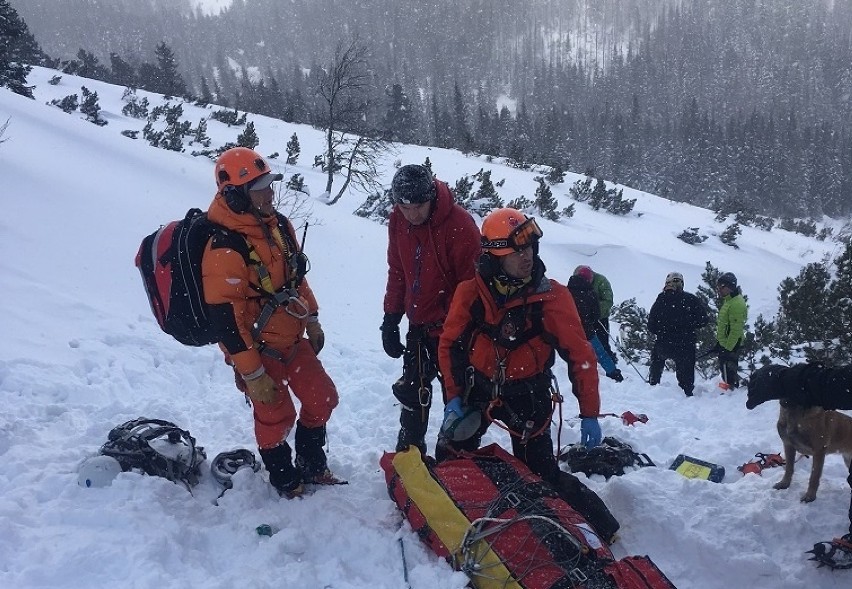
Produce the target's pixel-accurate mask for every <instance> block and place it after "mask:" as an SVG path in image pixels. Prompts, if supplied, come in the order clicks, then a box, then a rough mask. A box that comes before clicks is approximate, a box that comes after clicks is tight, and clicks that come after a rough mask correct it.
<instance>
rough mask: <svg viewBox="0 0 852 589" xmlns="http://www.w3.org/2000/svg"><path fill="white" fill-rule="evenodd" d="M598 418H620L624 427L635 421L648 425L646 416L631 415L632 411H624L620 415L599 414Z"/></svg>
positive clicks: (642, 414)
mask: <svg viewBox="0 0 852 589" xmlns="http://www.w3.org/2000/svg"><path fill="white" fill-rule="evenodd" d="M598 417H620V418H621V421H623V422H624V425H634V424H635V423H636V422H637V421H638V422H641V423H648V416H647V415H645V414H644V413H633V412H632V411H625V412H624V413H622V414H621V415H618V414H617V413H600V414H599V415H598Z"/></svg>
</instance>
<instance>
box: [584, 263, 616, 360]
mask: <svg viewBox="0 0 852 589" xmlns="http://www.w3.org/2000/svg"><path fill="white" fill-rule="evenodd" d="M574 275H575V276H582V277H583V278H585V279H586V280H588V281H589V282H590V283H591V284H592V290H593V291H595V294H596V295H597V297H598V304H599V305H600V313H601V317H600V319H599V320H598V322H597V324H596V325H595V334H597V336H598V341H600V343H601V345H602V346H603V347H604V349H605V350H606V353H607V354H609V355H610V357H611V358H612V361H613V362H614V363H615V364H618V356H617V355H616V354H615V352H613V351H612V347H611V346H610V344H609V340H610V334H609V316H610V313H611V312H612V306H613V301H614V299H613V295H612V284H610V282H609V279H608V278H607V277H606V276H604V275H603V274H601V273H600V272H595V271H594V270H592V269H591V267H589V266H585V265H581V266H577V267H576V268H574Z"/></svg>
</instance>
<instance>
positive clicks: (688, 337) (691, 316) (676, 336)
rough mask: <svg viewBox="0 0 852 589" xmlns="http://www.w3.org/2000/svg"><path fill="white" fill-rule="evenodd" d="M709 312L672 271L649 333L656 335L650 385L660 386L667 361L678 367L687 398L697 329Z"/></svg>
mask: <svg viewBox="0 0 852 589" xmlns="http://www.w3.org/2000/svg"><path fill="white" fill-rule="evenodd" d="M708 321H709V320H708V318H707V311H706V310H705V308H704V305H702V304H701V301H700V300H699V299H698V297H696V296H695V295H694V294H692V293H688V292H685V291H684V290H683V274H681V273H680V272H669V274H668V275H667V276H666V284H665V286H664V287H663V292H661V293H660V294H659V295H657V300H656V301H654V304H653V305H652V306H651V312H650V313H649V314H648V331H650V332H651V333H653V334H654V335H655V336H657V338H656V340H655V341H654V347H653V348H652V350H651V369H650V373H649V374H648V384H650V385H651V386H654V385H657V384H659V383H660V379H661V378H662V376H663V368H664V367H665V364H666V360H667V359H672V360H673V361H674V364H675V375H676V376H677V384H678V386H680V388H681V389H683V392H684V393H685V394H686V396H687V397H691V396H692V390H693V389H694V388H695V344H696V342H697V341H698V337H697V334H696V332H697V330H698V329H701V328H702V327H704V326H705V325H707V323H708Z"/></svg>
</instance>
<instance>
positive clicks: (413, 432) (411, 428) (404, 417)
mask: <svg viewBox="0 0 852 589" xmlns="http://www.w3.org/2000/svg"><path fill="white" fill-rule="evenodd" d="M424 414H425V416H424ZM428 425H429V408H428V407H422V408H417V409H409V408H408V407H406V406H404V405H403V406H402V408H401V409H400V412H399V435H398V436H397V439H396V451H397V452H402V451H404V450H408V447H409V446H416V447H417V448H419V449H420V454H422V455H423V456H426V428H427V427H428Z"/></svg>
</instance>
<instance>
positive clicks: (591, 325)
mask: <svg viewBox="0 0 852 589" xmlns="http://www.w3.org/2000/svg"><path fill="white" fill-rule="evenodd" d="M568 290H569V291H571V296H572V297H574V304H575V305H576V306H577V313H578V314H579V315H580V321H581V322H582V324H583V331H585V332H586V339H588V340H589V343H591V344H592V348H593V349H594V350H595V356H597V358H598V364H600V365H601V368H603V369H604V372H605V373H606V375H607V377H609V378H611V379H612V380H614V381H615V382H621V381H623V380H624V376H623V375H622V374H621V371H620V370H619V369H618V368H616V367H615V362H613V361H612V357H611V356H610V355H609V354H608V353H607V351H606V349H605V348H604V346H603V344H601V341H600V339H599V338H598V335H597V333H596V329H597V328H598V325H599V322H600V320H601V309H600V303H599V302H598V295H597V294H595V291H594V290H593V289H592V283H591V282H589V281H588V280H587V279H586V278H585V277H583V276H580V275H579V274H575V275H574V276H572V277H571V278H569V279H568Z"/></svg>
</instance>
